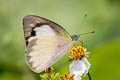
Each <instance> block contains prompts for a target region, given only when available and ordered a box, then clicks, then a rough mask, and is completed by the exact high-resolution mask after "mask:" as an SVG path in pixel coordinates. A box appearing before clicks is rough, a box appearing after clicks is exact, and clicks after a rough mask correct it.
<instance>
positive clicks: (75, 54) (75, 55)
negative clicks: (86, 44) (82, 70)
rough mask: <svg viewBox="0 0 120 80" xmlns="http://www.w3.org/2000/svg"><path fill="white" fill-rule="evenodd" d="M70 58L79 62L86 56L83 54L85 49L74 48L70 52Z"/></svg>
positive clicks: (80, 47)
mask: <svg viewBox="0 0 120 80" xmlns="http://www.w3.org/2000/svg"><path fill="white" fill-rule="evenodd" d="M70 56H71V57H72V59H73V60H81V59H82V58H83V57H85V56H86V54H85V48H83V47H82V46H76V45H75V46H74V47H73V48H71V50H70Z"/></svg>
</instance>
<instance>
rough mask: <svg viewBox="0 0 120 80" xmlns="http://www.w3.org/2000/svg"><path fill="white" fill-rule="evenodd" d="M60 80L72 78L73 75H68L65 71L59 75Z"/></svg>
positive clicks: (71, 79) (72, 79)
mask: <svg viewBox="0 0 120 80" xmlns="http://www.w3.org/2000/svg"><path fill="white" fill-rule="evenodd" d="M60 78H61V80H74V75H72V76H68V75H67V74H66V73H65V74H64V75H60Z"/></svg>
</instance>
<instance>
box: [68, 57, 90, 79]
mask: <svg viewBox="0 0 120 80" xmlns="http://www.w3.org/2000/svg"><path fill="white" fill-rule="evenodd" d="M69 68H70V74H71V75H75V76H80V77H81V76H82V75H83V74H84V75H86V74H87V73H88V70H89V68H90V63H89V62H88V61H87V59H86V58H83V59H82V60H73V61H72V63H71V64H70V67H69ZM75 80H77V79H75ZM79 80H80V79H79Z"/></svg>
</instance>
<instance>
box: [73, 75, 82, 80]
mask: <svg viewBox="0 0 120 80" xmlns="http://www.w3.org/2000/svg"><path fill="white" fill-rule="evenodd" d="M74 80H82V78H81V76H79V75H75V76H74Z"/></svg>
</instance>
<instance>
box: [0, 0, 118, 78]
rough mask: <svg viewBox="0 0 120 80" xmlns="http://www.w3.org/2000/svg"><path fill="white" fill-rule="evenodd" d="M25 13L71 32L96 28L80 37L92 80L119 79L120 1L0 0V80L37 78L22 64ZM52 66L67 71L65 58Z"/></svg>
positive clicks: (23, 56) (23, 57)
mask: <svg viewBox="0 0 120 80" xmlns="http://www.w3.org/2000/svg"><path fill="white" fill-rule="evenodd" d="M85 13H87V15H88V16H87V19H86V20H85V22H84V24H83V25H82V26H81V22H82V20H83V17H84V14H85ZM26 15H38V16H41V17H44V18H47V19H50V20H52V21H54V22H56V23H58V24H60V25H61V26H63V27H64V28H65V29H66V30H67V31H68V32H69V33H70V34H71V35H74V34H79V33H84V32H89V31H92V30H95V31H96V33H95V34H89V35H84V36H81V40H82V41H83V42H84V46H85V47H86V48H87V49H88V51H90V52H91V55H90V56H91V57H90V58H89V59H88V60H89V62H90V63H91V68H90V73H91V76H92V79H93V80H120V0H0V80H40V78H39V74H36V73H34V72H32V71H31V70H30V69H29V68H28V67H27V65H26V63H25V41H24V34H23V25H22V20H23V17H24V16H26ZM54 67H55V71H56V72H60V73H61V74H62V73H64V72H67V73H69V68H68V67H69V62H68V58H67V57H66V56H64V57H63V58H62V59H61V60H60V61H58V62H57V63H56V64H55V65H54ZM84 80H88V78H87V77H86V78H84Z"/></svg>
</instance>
